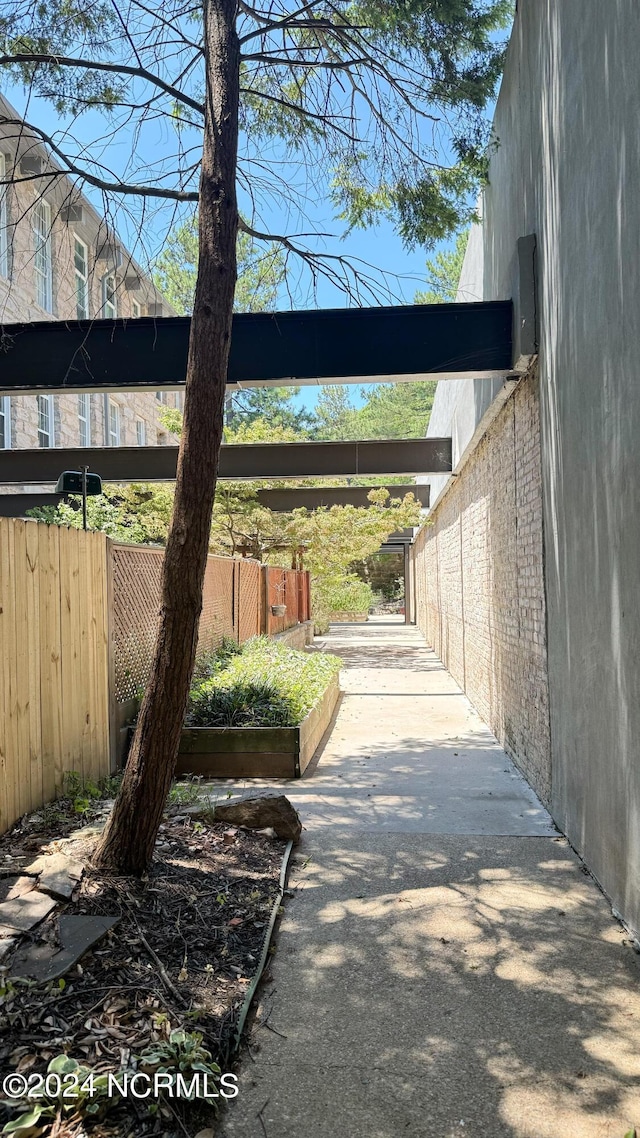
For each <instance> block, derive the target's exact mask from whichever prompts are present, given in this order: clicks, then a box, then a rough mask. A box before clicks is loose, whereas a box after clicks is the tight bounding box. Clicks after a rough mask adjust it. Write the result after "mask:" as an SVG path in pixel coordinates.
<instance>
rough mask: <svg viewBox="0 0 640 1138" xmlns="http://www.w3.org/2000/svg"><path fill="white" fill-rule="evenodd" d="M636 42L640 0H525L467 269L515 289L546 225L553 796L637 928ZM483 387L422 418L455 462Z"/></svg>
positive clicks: (468, 386)
mask: <svg viewBox="0 0 640 1138" xmlns="http://www.w3.org/2000/svg"><path fill="white" fill-rule="evenodd" d="M639 57H640V4H639V3H638V0H607V2H606V3H603V2H602V0H519V3H518V11H517V15H516V22H515V26H514V32H513V36H512V40H511V44H510V48H509V53H508V59H507V65H506V70H505V75H504V80H503V83H502V89H501V92H500V97H499V100H498V105H497V110H496V116H495V133H496V136H497V138H498V140H499V145H498V149H497V151H496V153H495V155H494V156H493V158H492V161H491V169H490V179H489V185H488V187H487V189H486V191H485V193H484V198H483V212H484V222H483V227H482V231H481V232H480V231H478V232H476V233H474V235H473V237H472V242H471V244H470V249H469V254H468V257H467V261H466V263H465V269H464V286H465V287H474V288H475V287H477V283H478V281H479V278H480V275H481V276H482V290H481V294H480V295H481V296H482V297H483V299H485V300H494V299H504V298H506V297H509V296H513V295H514V286H515V276H516V271H517V251H516V243H517V240H518V238H519V237H521V236H524V235H526V234H529V233H535V234H536V235H537V242H538V249H537V264H538V290H539V291H538V308H539V320H540V396H541V419H542V467H543V498H544V529H545V543H544V545H545V580H546V591H547V611H548V652H549V688H550V706H551V741H552V763H553V802H552V804H553V812H554V815H555V817H556V819H557V821H558V822H559V824H560V825H561V826H562V828H563V829H564V830H565V831H566V833H567V834H568V836H569V838H570V840H571V841H572V843H573V844H574V845H575V846H576V848H577V849H578V850H579V852H580V853H581V854H583V856H584V857H585V859H586V861H587V863H588V865H589V866H590V868H591V869H592V871H593V872H594V873H595V875H596V877H597V878H598V879H599V880H600V882H601V883H602V885H603V887H604V888H605V890H606V891H607V893H608V894H609V896H610V897H611V898H612V900H613V902H614V905H615V906H616V907H617V909H618V910H620V911H621V912H622V913H623V915H624V916H625V918H626V919H627V920H628V922H629V923H630V924H631V926H632V927H634V928H635V929H638V928H640V603H639V602H638V593H639V589H640V443H639V440H640V352H639V348H638V345H639V344H640V303H639V299H638V298H639V297H640V190H639V187H640V131H639V129H638V109H639V107H640V66H639V65H638V59H639ZM487 387H488V385H482V389H481V390H479V385H478V383H464V384H458V383H441V384H440V385H439V387H438V393H437V398H436V403H435V406H434V413H433V416H432V420H431V424H430V427H429V434H432V433H433V434H437V435H443V434H446V433H448V430H447V428H450V429H451V434H452V437H453V440H454V462H455V461H456V454H457V453H459V452H460V448H461V447H462V448H463V447H464V443H465V440H468V438H470V436H471V434H472V433H473V428H474V426H475V423H477V422H478V421H479V418H480V413H481V410H482V407H483V405H484V404H485V400H486V398H487ZM434 481H435V480H434ZM437 492H438V487H437V485H434V488H433V490H432V500H433V499H434V497H435V496H436V494H437Z"/></svg>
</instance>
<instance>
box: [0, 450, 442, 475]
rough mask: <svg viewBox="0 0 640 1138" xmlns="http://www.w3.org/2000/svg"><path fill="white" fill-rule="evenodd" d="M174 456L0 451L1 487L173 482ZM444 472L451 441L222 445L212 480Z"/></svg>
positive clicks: (158, 452)
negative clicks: (80, 476)
mask: <svg viewBox="0 0 640 1138" xmlns="http://www.w3.org/2000/svg"><path fill="white" fill-rule="evenodd" d="M177 459H178V448H177V446H173V447H169V446H166V447H78V448H76V449H67V448H57V447H53V448H51V449H41V450H4V451H0V484H2V485H10V484H16V483H18V484H32V483H36V484H47V483H51V482H56V481H57V479H58V476H59V475H60V474H61V473H62V471H63V470H78V469H79V468H80V467H82V466H88V467H89V469H90V470H91V471H92V472H93V473H95V474H99V475H100V476H101V478H103V479H104V481H105V482H172V481H173V480H174V479H175V476H176V464H177ZM450 471H451V439H376V440H375V441H371V440H367V441H365V442H336V443H316V442H302V443H247V444H243V445H240V446H223V447H222V448H221V451H220V466H219V477H220V478H225V479H233V480H236V479H238V480H242V479H260V478H278V479H280V478H322V477H329V478H330V477H341V478H342V477H350V476H351V477H355V476H362V475H371V474H376V475H377V474H382V475H385V474H386V475H392V474H411V475H416V474H447V473H449V472H450Z"/></svg>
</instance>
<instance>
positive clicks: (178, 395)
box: [176, 391, 184, 411]
mask: <svg viewBox="0 0 640 1138" xmlns="http://www.w3.org/2000/svg"><path fill="white" fill-rule="evenodd" d="M183 406H184V396H183V394H182V392H181V391H176V410H178V411H182V408H183Z"/></svg>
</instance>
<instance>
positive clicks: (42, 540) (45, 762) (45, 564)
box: [38, 525, 64, 802]
mask: <svg viewBox="0 0 640 1138" xmlns="http://www.w3.org/2000/svg"><path fill="white" fill-rule="evenodd" d="M38 544H39V546H40V575H41V579H40V634H41V635H40V708H41V722H42V794H43V799H44V801H45V802H48V801H50V800H51V799H52V798H54V797H55V795H56V794H58V793H60V791H61V790H62V786H63V775H64V764H63V760H62V752H63V721H62V700H61V692H62V645H61V639H60V529H59V527H58V526H46V525H42V526H38Z"/></svg>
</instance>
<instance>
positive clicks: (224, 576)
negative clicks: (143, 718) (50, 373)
mask: <svg viewBox="0 0 640 1138" xmlns="http://www.w3.org/2000/svg"><path fill="white" fill-rule="evenodd" d="M162 557H163V551H162V550H161V549H155V548H152V547H150V546H133V545H122V544H119V543H116V542H112V541H110V540H109V539H108V538H107V537H106V536H105V535H104V534H103V533H92V532H89V533H83V532H82V531H81V530H76V529H66V528H63V527H60V526H48V525H46V524H45V523H43V522H36V521H24V520H21V519H15V518H0V833H1V832H3V831H4V830H6V829H7V827H9V826H10V825H12V823H13V822H14V821H16V819H17V818H19V817H20V816H21V815H22V814H24V813H26V812H28V811H32V810H36V809H38V807H40V806H41V805H42V804H43V803H45V802H48V801H51V800H52V799H53V798H55V797H56V795H57V794H59V793H60V792H61V790H62V787H63V781H64V774H65V773H66V772H68V771H77V773H78V774H79V775H80V776H81V777H82V778H84V779H91V780H93V781H96V780H98V779H99V778H101V777H103V776H106V775H108V774H109V773H110V771H112V770H113V769H114V768H115V766H116V765H117V763H118V759H119V756H120V753H121V747H120V744H121V737H120V731H121V727H122V725H123V723H124V722H126V720H127V717H128V716H129V715H130V714H131V713H132V710H133V709H134V707H135V704H136V700H137V696H138V695H139V692H140V690H141V689H142V688H143V687H144V685H145V683H146V681H147V678H148V675H149V667H150V662H151V653H152V650H153V644H154V640H155V635H156V631H157V627H158V618H159V609H160V581H161V571H162ZM276 605H285V607H286V613H285V614H284V615H278V611H277V610H276V613H274V612H272V607H273V606H276ZM309 617H310V603H309V574H308V573H304V572H301V571H294V570H283V569H276V568H271V567H267V566H261V565H259V564H258V563H257V562H255V561H250V560H248V559H247V560H238V559H233V558H226V557H214V556H210V557H209V558H208V562H207V570H206V574H205V583H204V591H203V607H202V616H201V619H200V629H199V647H200V648H201V650H208V649H212V648H215V647H216V646H218V645H219V644H220V643H221V641H222V638H223V637H224V636H229V637H232V638H233V639H235V640H237V641H238V642H240V643H242V642H243V641H245V640H247V639H249V637H251V636H255V635H256V634H258V633H261V632H262V633H266V634H267V635H274V634H276V633H277V632H280V631H283V630H284V629H286V628H289V627H291V626H292V625H295V624H297V623H298V622H299V621H304V620H308V619H309Z"/></svg>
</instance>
